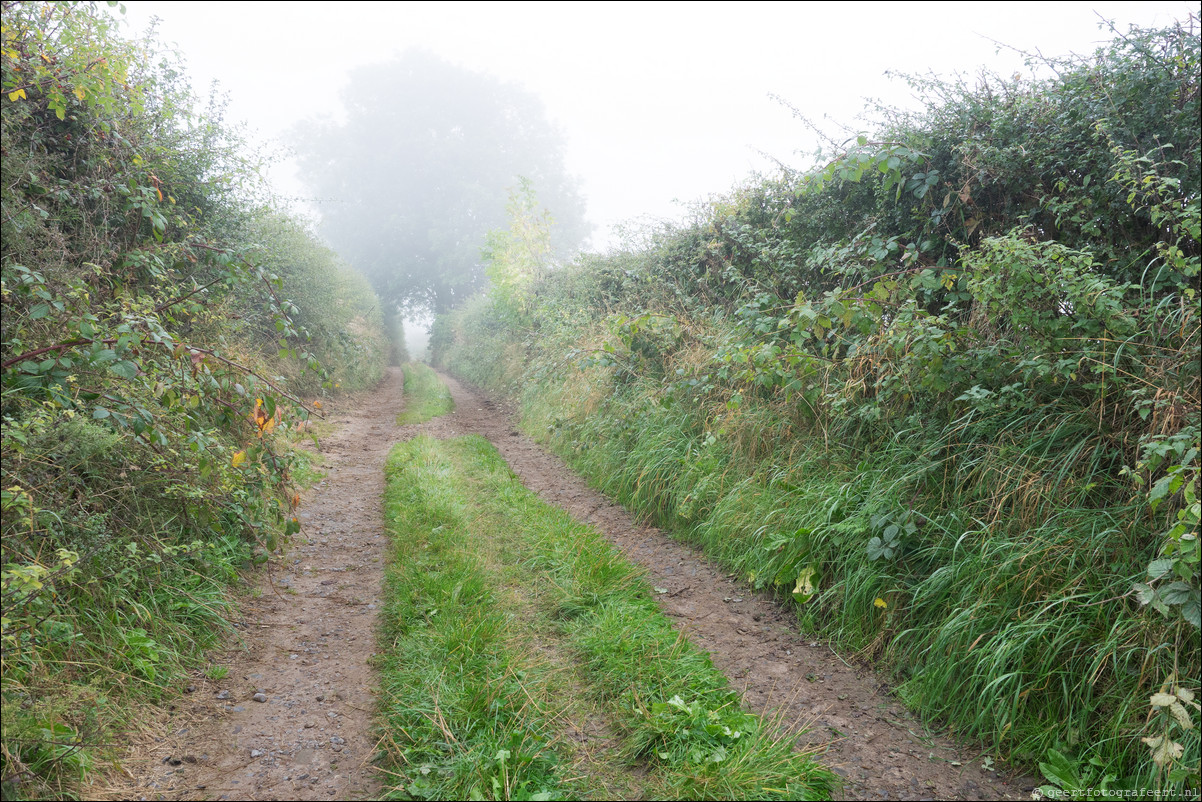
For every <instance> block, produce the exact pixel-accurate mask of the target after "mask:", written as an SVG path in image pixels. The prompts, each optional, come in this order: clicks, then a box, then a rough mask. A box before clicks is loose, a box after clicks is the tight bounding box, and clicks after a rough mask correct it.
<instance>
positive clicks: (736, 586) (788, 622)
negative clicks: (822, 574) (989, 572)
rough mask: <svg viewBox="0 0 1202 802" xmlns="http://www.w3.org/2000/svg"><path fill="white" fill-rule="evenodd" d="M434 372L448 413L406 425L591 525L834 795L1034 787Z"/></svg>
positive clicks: (508, 417) (1012, 791)
mask: <svg viewBox="0 0 1202 802" xmlns="http://www.w3.org/2000/svg"><path fill="white" fill-rule="evenodd" d="M440 375H442V378H443V381H445V382H446V383H447V385H448V386H449V387H450V388H451V394H452V396H453V398H454V400H455V411H454V412H453V413H452V414H450V415H446V416H444V417H442V418H437V419H435V420H432V421H429V422H427V423H425V424H421V425H420V426H418V427H412V428H415V429H418V430H421V431H425V432H427V433H429V434H431V435H433V436H436V437H448V436H455V435H464V434H480V435H483V436H484V437H486V438H488V439H489V440H490V441H491V442H492V443H493V444H494V445H495V446H496V447H497V448H498V449H499V450H500V452H501V454H502V455H503V456H504V457H505V459H506V461H507V462H508V463H509V466H510V468H512V469H513V471H514V473H516V474H517V475H518V476H519V477H520V478H521V479H522V481H523V483H525V485H526V486H527V487H529V488H530V489H531V490H533V491H535V492H536V493H538V494H539V495H540V496H541V497H542V498H543V500H544V501H547V502H548V503H551V504H555V505H557V506H560V507H563V508H564V509H566V510H567V511H568V512H570V513H571V514H572V515H573V516H575V517H576V518H578V519H580V520H583V521H585V522H587V523H589V524H591V525H593V526H595V527H597V529H599V530H600V531H601V532H603V533H604V534H605V535H606V536H607V537H609V539H610V540H611V541H612V542H613V543H615V544H616V545H617V546H618V547H619V548H621V549H622V551H623V552H624V553H625V554H626V556H627V558H628V559H630V560H631V561H632V562H635V563H637V564H639V565H641V566H643V567H644V568H645V569H646V570H647V573H648V577H649V578H650V580H651V583H652V584H653V585H654V586H655V587H656V588H658V589H660V590H663V591H666V592H663V593H661V594H660V595H659V597H658V598H659V602H660V606H661V608H662V609H663V610H664V612H666V613H667V614H668V615H669V616H671V617H672V618H673V619H675V620H676V622H677V623H678V626H679V627H680V629H682V630H683V631H684V632H685V633H686V634H687V636H688V637H689V638H690V639H691V640H692V641H693V642H694V643H695V644H696V645H698V646H700V647H701V648H703V649H705V650H707V651H708V652H709V653H710V656H711V658H712V659H713V661H714V664H715V665H716V666H717V667H718V668H719V669H721V670H722V671H723V672H724V673H725V674H726V675H727V676H728V677H730V679H731V683H732V685H733V686H734V687H735V688H737V689H739V690H741V691H742V692H743V697H744V701H745V703H746V704H747V706H748V707H749V708H750V709H752V710H755V711H756V712H760V713H766V714H768V715H770V716H779V717H780V720H781V721H782V723H783V724H784V725H785V726H792V727H808V728H809V730H808V733H807V736H806V737H807V738H808V739H809V741H810V743H812V744H813V745H814V747H815V748H816V749H818V750H819V751H820V752H821V754H820V756H819V759H820V760H821V761H822V762H824V763H825V764H826V765H828V766H830V767H831V768H833V769H834V770H835V771H837V772H838V773H839V774H840V775H841V776H842V777H844V778H845V781H846V786H845V788H844V789H843V793H842V795H841V796H842V798H846V799H966V800H971V799H1020V798H1021V799H1030V794H1031V790H1032V789H1033V788H1034V787H1035V785H1036V782H1035V780H1034V779H1033V778H1030V777H1023V776H1013V775H1008V774H1005V773H1002V772H1001V771H1000V768H1001V767H999V766H995V765H992V761H990V760H988V759H987V758H988V757H989V755H988V754H987V753H984V752H982V751H981V750H980V749H973V748H970V747H965V746H963V745H958V744H956V743H954V742H952V741H950V740H948V739H946V738H942V737H938V736H935V735H932V734H931V733H930V732H928V730H927V728H926V727H925V726H924V725H923V724H922V722H921V721H919V720H918V719H917V718H916V717H915V716H914V715H913V714H912V713H910V712H909V711H907V710H906V709H905V707H904V706H903V705H902V704H901V703H900V702H899V701H898V700H897V699H896V698H894V697H893V696H891V695H890V693H889V691H888V688H887V687H886V686H885V685H884V684H883V682H882V680H881V679H880V678H879V677H877V676H876V675H875V674H874V673H873V672H872V671H871V670H870V669H867V668H865V667H863V666H857V665H855V664H851V663H850V661H846V662H845V660H844V658H841V657H840V656H839V655H837V654H835V652H834V651H832V650H831V648H830V647H829V646H828V645H827V644H826V643H825V642H824V641H819V640H816V639H814V638H810V637H806V636H805V635H804V634H803V633H801V632H799V631H798V628H797V623H796V620H795V619H794V618H793V616H791V615H789V614H787V613H786V612H785V611H784V610H783V609H782V608H781V607H780V606H779V605H777V604H776V603H774V602H772V601H771V600H770V599H768V598H766V597H764V596H761V595H757V594H756V593H755V592H754V591H752V590H751V589H750V588H749V587H748V586H746V585H745V584H743V583H740V582H738V581H736V580H735V579H733V578H732V577H731V576H730V575H728V574H726V573H724V572H723V571H721V570H720V569H719V568H718V567H717V566H715V565H714V564H712V563H711V562H710V561H709V560H707V559H706V558H704V557H703V556H702V555H701V554H700V553H699V552H698V551H696V550H695V549H692V548H690V547H688V546H686V545H683V544H681V543H678V542H677V541H675V540H673V539H672V538H671V537H669V536H668V535H667V534H666V533H664V532H663V531H661V530H659V529H657V528H655V527H652V526H648V525H646V524H644V523H642V522H640V521H639V520H638V519H637V518H636V517H634V516H633V515H631V514H630V513H629V512H627V511H626V510H625V509H624V508H623V507H621V506H619V505H617V504H615V503H613V502H611V501H610V500H609V499H607V498H606V497H605V496H603V495H601V494H599V493H597V492H596V491H594V490H592V489H590V488H589V487H588V485H587V484H586V483H585V482H584V480H583V479H581V478H580V477H579V476H577V475H576V474H574V473H573V472H572V471H571V469H570V468H568V467H567V465H566V464H565V463H564V462H563V461H562V460H561V459H559V458H558V457H556V456H554V455H552V454H549V453H547V452H546V451H544V450H543V449H542V448H541V447H540V446H538V445H537V444H536V443H535V442H534V441H533V440H531V439H530V438H529V437H527V436H525V435H524V434H522V433H520V432H519V431H518V429H517V425H516V423H515V421H514V418H513V414H512V410H511V409H508V408H506V407H505V406H503V405H501V404H498V403H495V402H494V401H492V400H490V399H489V398H487V397H486V396H484V395H483V394H481V393H478V392H476V391H475V390H473V389H472V388H470V387H468V386H465V385H464V384H462V383H460V382H458V381H456V380H455V379H454V378H452V377H450V376H447V375H445V374H440ZM406 428H411V427H406ZM983 766H987V767H988V768H984V767H983ZM994 769H999V770H997V771H995V770H994Z"/></svg>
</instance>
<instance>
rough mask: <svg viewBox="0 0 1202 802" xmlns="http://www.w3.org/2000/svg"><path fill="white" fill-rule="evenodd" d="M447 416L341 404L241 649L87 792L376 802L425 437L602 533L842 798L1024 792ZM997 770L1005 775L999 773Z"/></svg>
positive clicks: (722, 584) (396, 399)
mask: <svg viewBox="0 0 1202 802" xmlns="http://www.w3.org/2000/svg"><path fill="white" fill-rule="evenodd" d="M442 378H443V380H444V381H446V383H447V385H448V386H449V387H450V388H451V392H452V395H453V397H454V400H455V412H453V413H452V414H450V415H446V416H444V417H441V418H436V419H434V420H432V421H429V422H427V423H424V424H419V425H411V426H404V427H397V426H396V425H395V423H394V421H395V417H396V414H397V412H398V411H399V408H400V405H401V402H402V391H401V385H402V376H401V372H400V370H399V369H392V370H391V371H390V372H389V374H388V376H387V378H386V379H385V381H384V382H383V383H382V384H381V385H380V386H379V387H377V388H376V389H375V390H374V391H372V392H371V393H365V394H361V395H360V396H358V397H355V398H350V399H344V400H343V401H341V402H339V404H337V405H336V406H335V407H334V408H333V409H332V410H331V414H330V417H329V420H330V421H331V422H332V423H334V424H335V425H336V426H337V429H336V430H335V432H334V433H333V434H331V435H328V436H326V437H324V438H322V440H321V451H320V456H321V459H320V461H319V463H318V464H319V467H321V468H322V469H323V470H325V471H326V472H327V476H326V478H325V479H324V480H323V481H322V482H320V483H319V484H318V485H316V486H315V487H314V488H312V489H310V490H309V491H308V492H307V493H306V494H305V497H304V500H303V503H302V505H301V507H300V512H299V516H300V518H301V521H302V524H303V527H304V528H303V529H302V532H301V534H300V535H298V536H297V538H296V539H295V540H294V542H293V544H292V546H291V548H290V550H289V551H288V553H287V555H286V556H285V557H283V558H282V559H280V560H279V561H273V563H272V565H271V570H269V571H268V572H267V573H266V574H265V575H264V577H263V580H262V584H261V587H260V588H259V591H260V592H259V593H258V594H257V597H252V598H248V599H247V600H246V601H245V603H244V604H243V607H242V612H243V618H242V620H241V621H238V622H236V624H235V625H236V626H237V628H238V631H239V633H240V638H239V639H238V640H239V642H238V643H237V644H234V645H233V646H232V647H231V649H230V650H229V651H228V652H226V653H225V654H223V655H218V656H215V658H214V662H215V663H216V664H218V665H222V666H228V667H229V673H228V675H227V676H225V677H224V678H221V679H217V680H214V679H209V678H206V677H205V676H203V675H201V674H199V673H198V674H197V675H196V676H195V677H194V678H193V680H192V684H191V686H190V687H191V688H192V690H191V691H190V692H189V693H187V694H185V695H184V696H183V697H181V698H180V699H179V700H178V701H177V702H176V704H175V705H174V709H173V711H172V712H171V714H170V716H169V717H168V718H165V719H164V720H162V721H159V722H153V723H148V725H147V728H146V730H145V731H144V732H143V733H142V735H141V737H140V738H138V742H137V743H134V744H132V745H131V750H130V754H131V757H130V758H129V759H127V760H126V761H125V762H124V764H123V765H124V770H125V772H126V776H125V777H124V778H122V779H120V780H119V781H117V782H115V783H113V784H111V785H109V786H106V787H105V788H104V789H95V790H96V792H97V793H96V795H95V796H93V798H110V799H339V800H341V799H370V798H376V797H378V796H379V794H380V790H381V777H380V775H379V773H378V772H377V771H375V770H374V769H373V767H372V765H371V759H372V757H373V755H374V753H375V742H374V741H373V739H372V736H371V733H372V725H373V719H372V711H373V709H374V706H375V697H374V695H373V690H374V673H373V671H372V669H371V668H370V658H371V656H372V655H373V653H374V650H375V623H376V610H377V609H378V606H379V594H380V587H381V584H380V583H381V579H382V576H383V571H382V561H383V559H384V555H385V534H384V527H383V520H382V494H383V464H384V459H385V457H386V456H387V453H388V450H389V448H390V447H391V446H392V444H393V443H395V442H397V441H398V440H403V439H409V438H410V437H414V436H416V435H417V434H419V433H426V434H430V435H432V436H434V437H439V438H445V437H454V436H458V435H466V434H480V435H483V436H484V437H486V438H487V439H488V440H490V441H491V442H492V443H493V444H494V445H495V446H496V447H497V448H498V449H499V450H500V452H501V454H502V455H503V456H504V457H505V459H506V460H507V462H508V463H509V465H510V467H511V468H512V469H513V471H514V472H515V473H516V474H517V475H518V476H519V477H520V478H521V479H522V481H523V482H524V483H525V484H526V485H527V487H529V488H530V489H531V490H533V491H535V492H536V493H538V494H539V495H540V496H541V497H542V498H543V499H544V500H545V501H547V502H549V503H551V504H555V505H558V506H561V507H563V508H564V509H566V510H567V511H568V512H570V513H571V514H572V515H574V516H575V517H577V518H578V519H581V520H584V521H586V522H588V523H590V524H592V525H593V526H595V527H597V528H598V529H599V530H600V531H602V532H603V533H605V534H606V535H607V536H608V537H609V538H610V539H611V540H612V541H613V542H614V543H615V544H617V545H618V546H619V547H620V548H621V549H622V550H623V552H624V553H625V554H626V555H627V557H628V558H630V559H631V560H632V561H634V562H636V563H638V564H640V565H642V566H643V567H644V568H645V569H646V570H647V573H648V577H649V579H650V580H651V582H652V584H653V585H654V586H656V587H657V588H658V589H660V590H662V591H664V592H662V593H661V594H660V595H659V601H660V604H661V606H662V608H663V609H664V611H665V612H666V613H667V614H668V615H669V616H671V617H672V618H673V619H675V620H676V621H677V622H678V625H679V627H680V629H681V630H682V631H683V632H685V633H686V635H687V636H688V637H689V638H690V639H692V640H693V642H694V643H696V644H697V645H698V646H700V647H702V648H704V649H706V650H707V651H709V653H710V655H711V657H712V659H713V661H714V664H715V665H716V666H717V667H718V668H719V669H721V670H722V671H724V672H725V673H726V674H727V676H729V677H730V678H731V682H732V684H733V686H734V687H736V688H738V689H740V690H741V691H742V692H743V695H744V699H745V702H746V704H747V706H748V707H749V708H750V709H752V710H755V711H757V712H764V713H767V714H769V715H773V716H779V718H780V720H781V721H782V723H783V725H784V726H787V727H808V728H809V729H808V734H807V736H806V738H808V739H809V742H810V743H811V744H813V746H814V747H815V749H816V750H818V751H819V752H820V753H821V754H820V759H821V760H822V761H823V762H824V763H826V764H827V765H829V766H830V767H832V768H833V769H835V770H836V771H837V772H838V773H839V774H840V775H842V776H843V777H844V778H845V780H846V786H845V788H844V791H843V794H842V797H843V798H847V799H924V798H936V799H1018V798H1024V799H1027V798H1029V795H1030V791H1031V789H1032V787H1033V786H1034V785H1035V782H1034V781H1033V780H1032V779H1031V778H1028V777H1010V776H1006V775H1004V774H1000V773H998V772H997V771H994V770H988V769H987V768H985V767H983V764H985V765H986V766H988V764H989V761H988V760H986V757H987V756H986V755H984V754H982V753H981V752H980V750H974V749H971V748H966V747H963V746H958V745H956V744H955V743H953V742H951V741H949V740H947V739H944V738H940V737H936V736H933V735H931V734H930V733H928V731H927V730H926V728H925V727H924V726H923V725H922V723H921V722H920V721H918V720H917V719H916V718H915V717H914V716H913V715H912V714H910V713H909V712H908V711H906V710H905V709H904V707H903V706H902V705H901V704H900V703H899V702H898V701H897V700H896V699H894V698H892V697H891V696H890V695H889V693H888V689H887V688H885V687H884V686H883V685H882V681H881V680H880V679H879V678H877V677H876V676H875V675H874V674H873V673H872V672H871V671H869V670H867V669H865V668H863V667H860V666H856V665H853V664H849V663H848V662H845V661H844V660H843V658H840V657H839V656H838V655H836V654H835V653H834V652H833V651H832V650H831V649H830V648H829V647H828V646H827V645H826V643H825V642H822V641H818V640H816V639H812V638H807V637H805V636H804V635H803V634H802V633H800V632H799V631H798V630H797V626H796V622H795V621H794V620H793V618H792V617H791V616H789V615H787V614H786V613H785V612H784V611H783V610H782V609H781V608H780V607H779V606H778V605H776V604H775V603H773V602H772V601H770V600H768V599H766V598H763V597H761V596H757V595H756V594H755V593H753V592H752V591H751V590H750V589H749V588H747V587H746V586H744V585H742V584H740V583H739V582H737V581H735V580H734V579H732V578H731V577H730V576H728V575H727V574H725V573H723V572H722V571H721V570H719V569H718V568H717V567H716V566H714V565H712V564H711V563H710V562H709V561H707V560H706V559H705V558H704V557H702V556H701V555H700V554H699V553H698V552H696V551H695V550H693V549H691V548H689V547H688V546H685V545H682V544H680V543H678V542H676V541H674V540H672V539H671V538H670V537H669V536H668V535H666V534H665V533H663V532H662V531H660V530H658V529H656V528H654V527H651V526H647V525H645V524H643V523H641V522H640V521H638V520H637V519H636V518H635V517H633V516H632V515H631V514H630V513H628V512H627V511H626V510H624V509H623V508H622V507H620V506H618V505H616V504H614V503H612V502H610V501H609V500H608V499H606V498H605V497H604V496H602V495H600V494H598V493H596V492H595V491H593V490H591V489H590V488H589V487H588V486H587V485H586V484H585V483H584V481H583V480H582V479H580V478H579V477H578V476H576V475H575V474H573V473H572V471H571V470H570V469H569V468H568V467H567V466H566V464H565V463H564V462H563V461H562V460H560V459H559V458H558V457H555V456H553V455H551V454H549V453H547V452H546V451H544V450H543V449H542V448H541V447H539V446H538V445H537V444H536V443H535V442H534V441H533V440H531V439H530V438H528V437H527V436H525V435H523V434H521V433H520V432H519V431H518V429H517V426H516V423H515V420H514V418H513V415H512V410H511V409H508V408H506V407H505V406H503V405H501V404H497V403H495V402H493V401H492V400H490V399H488V398H487V397H486V396H484V395H482V394H480V393H478V392H476V391H474V390H473V389H471V388H469V387H467V386H465V385H463V384H461V383H460V382H457V381H456V380H455V379H453V378H451V377H449V376H446V375H443V377H442ZM991 768H993V769H997V768H998V767H996V766H993V767H991Z"/></svg>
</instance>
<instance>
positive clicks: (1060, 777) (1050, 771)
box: [1039, 749, 1081, 791]
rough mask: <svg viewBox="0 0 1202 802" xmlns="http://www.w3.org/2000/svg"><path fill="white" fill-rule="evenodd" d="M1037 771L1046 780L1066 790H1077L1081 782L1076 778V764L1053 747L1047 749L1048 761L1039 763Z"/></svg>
mask: <svg viewBox="0 0 1202 802" xmlns="http://www.w3.org/2000/svg"><path fill="white" fill-rule="evenodd" d="M1039 772H1040V773H1041V774H1042V775H1043V776H1044V777H1046V778H1047V780H1048V782H1053V783H1056V785H1058V786H1060V788H1062V789H1064V790H1066V791H1073V790H1077V788H1078V786H1080V784H1081V783H1080V780H1079V779H1078V778H1077V767H1076V764H1074V763H1073V761H1071V760H1069V759H1068V758H1066V757H1065V756H1064V755H1062V754H1060V753H1059V752H1057V751H1056V750H1055V749H1049V750H1048V762H1047V763H1042V762H1041V763H1040V764H1039Z"/></svg>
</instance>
